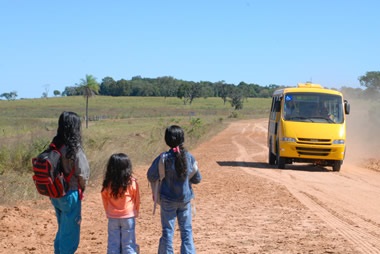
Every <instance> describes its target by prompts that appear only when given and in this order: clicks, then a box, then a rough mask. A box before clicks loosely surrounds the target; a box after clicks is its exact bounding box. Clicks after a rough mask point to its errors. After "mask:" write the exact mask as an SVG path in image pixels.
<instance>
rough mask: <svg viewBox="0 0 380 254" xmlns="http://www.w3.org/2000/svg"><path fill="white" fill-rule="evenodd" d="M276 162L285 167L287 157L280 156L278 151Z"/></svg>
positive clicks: (280, 167)
mask: <svg viewBox="0 0 380 254" xmlns="http://www.w3.org/2000/svg"><path fill="white" fill-rule="evenodd" d="M276 162H277V167H278V168H279V169H284V168H285V159H284V158H283V157H280V153H277V156H276Z"/></svg>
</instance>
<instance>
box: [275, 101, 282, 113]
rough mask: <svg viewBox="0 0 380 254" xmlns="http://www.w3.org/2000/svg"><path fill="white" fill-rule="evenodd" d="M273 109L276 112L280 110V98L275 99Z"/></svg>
mask: <svg viewBox="0 0 380 254" xmlns="http://www.w3.org/2000/svg"><path fill="white" fill-rule="evenodd" d="M274 110H275V111H276V112H280V111H281V101H280V100H276V102H275V103H274Z"/></svg>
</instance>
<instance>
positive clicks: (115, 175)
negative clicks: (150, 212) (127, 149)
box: [101, 153, 140, 254]
mask: <svg viewBox="0 0 380 254" xmlns="http://www.w3.org/2000/svg"><path fill="white" fill-rule="evenodd" d="M132 173H133V172H132V163H131V160H130V159H129V157H128V156H127V155H126V154H124V153H117V154H113V155H111V157H110V158H109V160H108V164H107V169H106V173H105V176H104V180H103V188H102V191H101V196H102V200H103V206H104V210H105V212H106V215H107V218H108V245H107V253H123V254H124V253H139V246H138V245H137V244H136V234H135V218H137V217H138V213H139V209H140V193H139V187H138V184H137V181H136V179H135V178H134V177H132Z"/></svg>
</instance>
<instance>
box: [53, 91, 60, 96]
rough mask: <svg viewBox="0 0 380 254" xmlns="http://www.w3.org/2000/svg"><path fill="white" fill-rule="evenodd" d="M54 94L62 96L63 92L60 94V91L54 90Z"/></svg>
mask: <svg viewBox="0 0 380 254" xmlns="http://www.w3.org/2000/svg"><path fill="white" fill-rule="evenodd" d="M53 94H54V96H58V95H60V94H61V92H60V91H58V90H54V91H53Z"/></svg>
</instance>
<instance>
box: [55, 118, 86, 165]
mask: <svg viewBox="0 0 380 254" xmlns="http://www.w3.org/2000/svg"><path fill="white" fill-rule="evenodd" d="M81 126H82V124H81V120H80V117H79V116H78V114H76V113H74V112H68V111H64V112H62V113H61V115H60V116H59V120H58V130H57V135H56V136H55V137H54V139H53V143H54V144H55V145H56V146H57V147H61V146H62V145H66V147H67V152H66V158H68V159H73V160H74V159H75V155H76V153H77V152H78V149H79V148H80V147H81V146H82V136H81Z"/></svg>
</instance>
